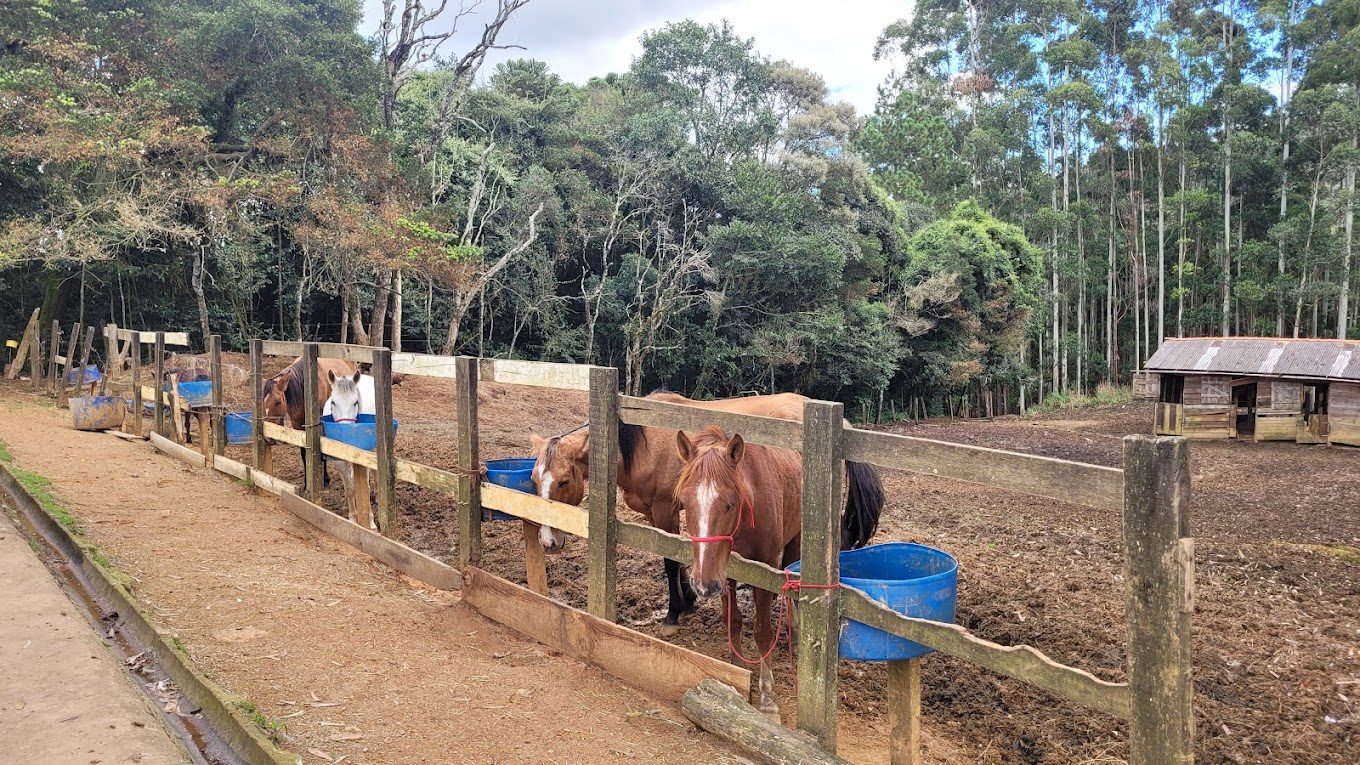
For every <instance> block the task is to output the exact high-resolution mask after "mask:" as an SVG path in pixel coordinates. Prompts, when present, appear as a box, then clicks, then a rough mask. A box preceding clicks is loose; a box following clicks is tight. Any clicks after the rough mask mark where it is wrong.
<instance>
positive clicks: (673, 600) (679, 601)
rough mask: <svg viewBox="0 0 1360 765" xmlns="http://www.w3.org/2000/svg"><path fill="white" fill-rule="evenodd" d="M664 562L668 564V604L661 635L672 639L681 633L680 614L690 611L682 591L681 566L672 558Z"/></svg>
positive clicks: (662, 622) (662, 621)
mask: <svg viewBox="0 0 1360 765" xmlns="http://www.w3.org/2000/svg"><path fill="white" fill-rule="evenodd" d="M663 562H664V563H665V564H666V596H667V604H666V618H665V619H663V620H661V634H662V635H663V636H664V637H670V636H671V635H674V634H675V633H676V632H679V631H680V614H683V613H684V612H685V611H686V610H688V609H686V608H685V596H684V593H683V591H682V590H681V589H680V587H681V584H682V582H681V579H680V577H681V572H680V564H679V563H678V562H676V561H673V560H671V559H670V558H666V559H664V561H663Z"/></svg>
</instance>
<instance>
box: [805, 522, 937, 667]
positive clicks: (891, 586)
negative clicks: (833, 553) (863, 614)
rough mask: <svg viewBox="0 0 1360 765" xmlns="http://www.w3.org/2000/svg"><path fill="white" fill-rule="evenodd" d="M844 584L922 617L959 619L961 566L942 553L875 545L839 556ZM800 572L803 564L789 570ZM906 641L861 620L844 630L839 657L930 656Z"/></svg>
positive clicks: (908, 546) (901, 545) (893, 544)
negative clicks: (955, 608)
mask: <svg viewBox="0 0 1360 765" xmlns="http://www.w3.org/2000/svg"><path fill="white" fill-rule="evenodd" d="M840 565H841V583H842V584H845V585H848V586H850V587H854V588H855V589H857V590H862V591H863V592H864V593H865V594H867V595H868V596H869V597H871V598H873V599H874V600H877V601H878V602H880V603H882V604H883V605H885V606H887V607H888V608H891V609H892V610H894V611H896V612H898V613H900V614H903V615H906V616H911V617H914V618H917V619H929V620H931V621H935V622H952V621H954V603H955V601H956V600H957V599H958V592H959V562H958V561H957V560H955V559H954V556H952V555H950V554H949V553H947V552H945V551H943V550H937V549H935V548H934V547H926V546H925V545H917V544H911V543H909V542H890V543H888V544H881V545H870V546H868V547H863V548H860V549H858V550H847V551H846V552H843V553H841V554H840ZM788 570H789V571H792V572H794V573H795V574H796V573H798V570H799V564H798V563H794V564H792V565H790V566H789V567H788ZM933 650H934V649H932V648H927V647H926V646H923V645H921V644H920V643H915V642H912V641H910V640H907V639H906V638H900V637H897V636H896V635H891V634H889V633H887V632H884V631H883V630H880V629H877V628H875V627H870V626H868V625H865V624H861V623H860V622H856V621H849V622H847V623H846V625H845V627H844V628H843V629H842V630H841V641H840V653H841V658H842V659H849V660H851V661H900V660H902V659H915V658H917V657H919V656H924V655H926V654H928V653H931V652H932V651H933Z"/></svg>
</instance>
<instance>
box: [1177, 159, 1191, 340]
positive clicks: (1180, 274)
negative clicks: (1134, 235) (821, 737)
mask: <svg viewBox="0 0 1360 765" xmlns="http://www.w3.org/2000/svg"><path fill="white" fill-rule="evenodd" d="M1180 164H1181V173H1180V175H1181V188H1180V202H1181V215H1180V226H1181V236H1180V241H1179V242H1177V244H1178V246H1179V250H1178V252H1177V255H1176V337H1185V248H1186V246H1187V245H1188V244H1189V243H1190V232H1189V230H1188V229H1187V228H1186V227H1185V192H1186V188H1185V144H1184V143H1182V144H1181V163H1180Z"/></svg>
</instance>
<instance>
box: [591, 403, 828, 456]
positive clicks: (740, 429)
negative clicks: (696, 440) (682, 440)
mask: <svg viewBox="0 0 1360 765" xmlns="http://www.w3.org/2000/svg"><path fill="white" fill-rule="evenodd" d="M619 419H621V420H623V421H624V422H626V423H628V424H630V425H645V426H648V427H653V428H667V429H669V430H689V431H700V430H703V429H704V428H706V427H708V426H709V425H717V426H718V427H720V428H722V429H723V430H724V431H726V432H727V433H740V434H741V437H742V438H744V439H745V440H747V441H750V442H751V443H753V444H763V445H765V446H773V447H775V448H777V449H789V450H792V451H800V450H801V449H802V438H803V426H802V425H801V424H800V423H798V422H795V421H793V420H781V419H778V418H775V417H758V416H756V415H753V414H737V413H736V412H720V411H717V410H714V409H705V408H703V407H698V406H690V405H688V404H672V403H669V402H666V401H653V400H651V399H646V398H636V397H633V396H620V397H619ZM592 432H594V431H592Z"/></svg>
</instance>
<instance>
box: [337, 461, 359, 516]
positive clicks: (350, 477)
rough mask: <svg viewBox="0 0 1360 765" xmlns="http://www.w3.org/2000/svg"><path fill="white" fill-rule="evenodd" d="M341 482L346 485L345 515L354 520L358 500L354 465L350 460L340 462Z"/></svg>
mask: <svg viewBox="0 0 1360 765" xmlns="http://www.w3.org/2000/svg"><path fill="white" fill-rule="evenodd" d="M340 483H341V484H343V485H344V487H345V517H346V518H349V519H350V520H351V521H354V520H355V517H356V515H357V513H358V506H357V505H358V502H357V497H356V496H355V491H354V466H353V465H351V464H350V463H348V462H342V463H340ZM356 522H357V521H356Z"/></svg>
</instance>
